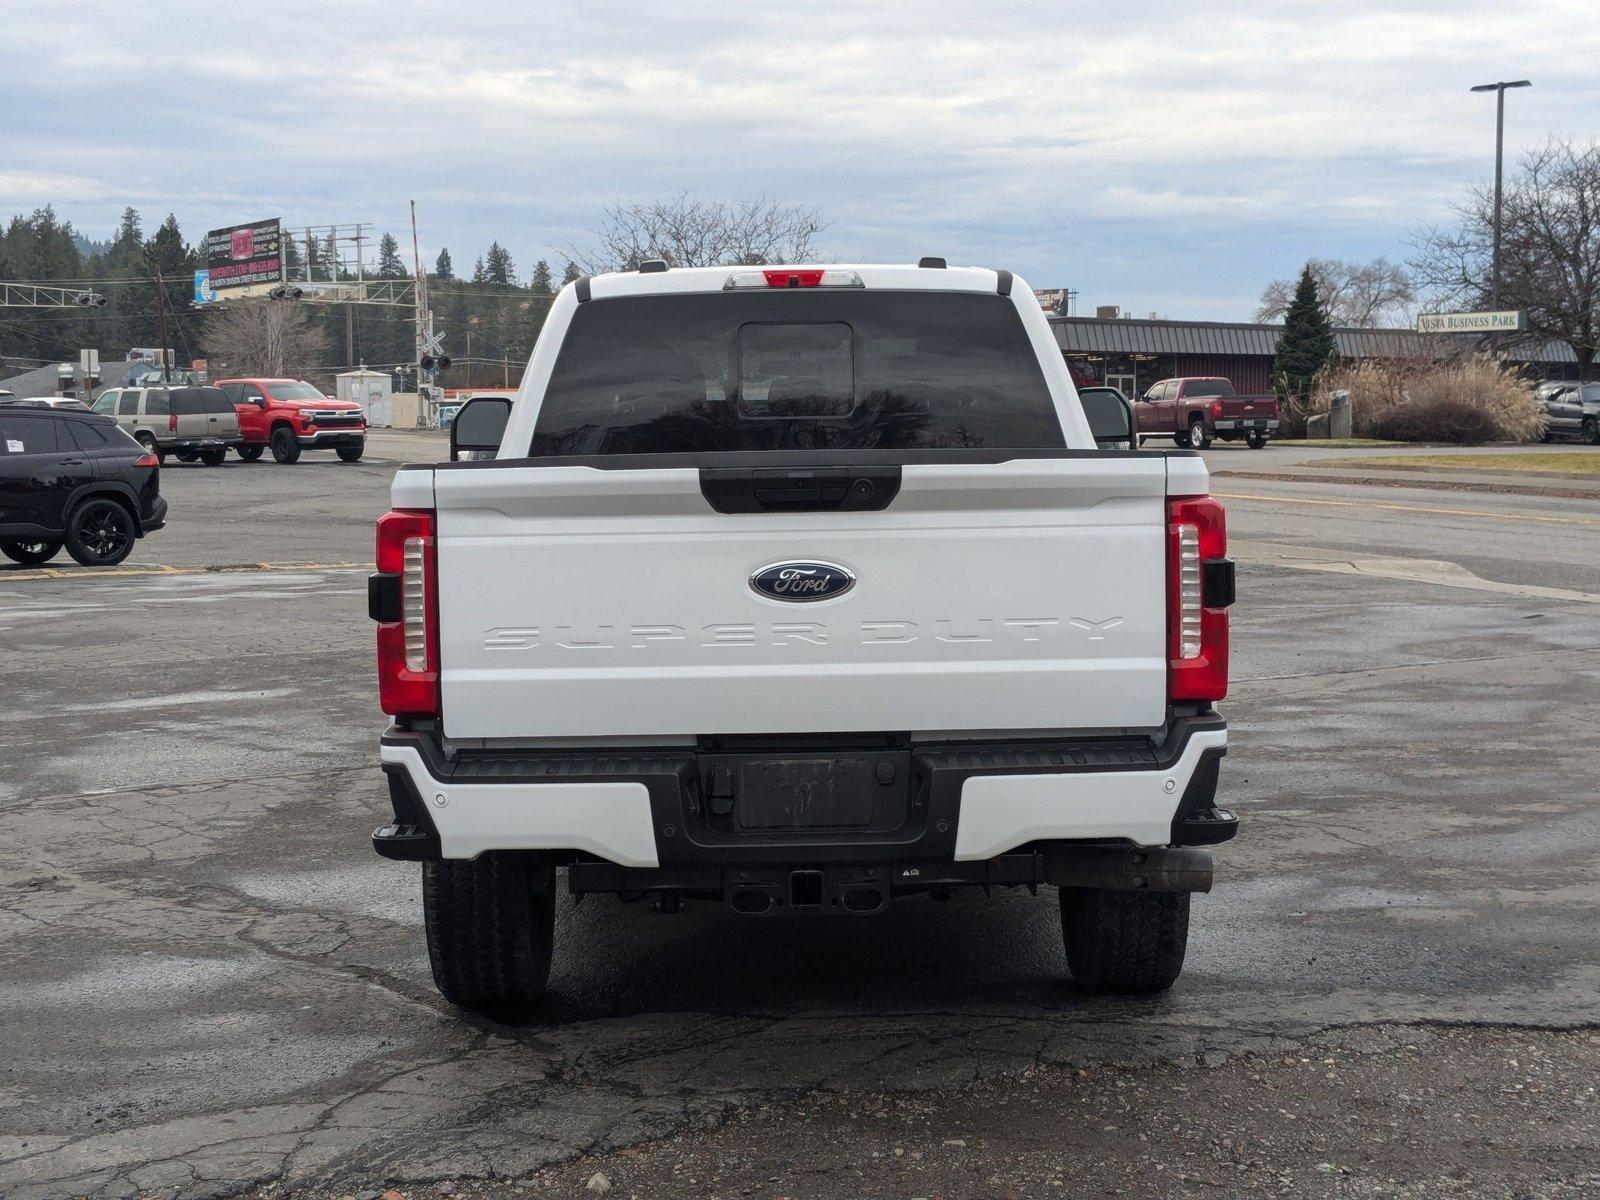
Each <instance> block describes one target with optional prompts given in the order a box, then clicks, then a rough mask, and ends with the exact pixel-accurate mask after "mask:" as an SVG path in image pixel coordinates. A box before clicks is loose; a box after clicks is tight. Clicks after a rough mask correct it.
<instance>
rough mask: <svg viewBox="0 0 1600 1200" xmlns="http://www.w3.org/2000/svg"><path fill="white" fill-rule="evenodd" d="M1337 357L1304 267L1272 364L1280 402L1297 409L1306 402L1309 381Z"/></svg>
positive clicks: (1323, 311)
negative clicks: (1284, 400) (1280, 396)
mask: <svg viewBox="0 0 1600 1200" xmlns="http://www.w3.org/2000/svg"><path fill="white" fill-rule="evenodd" d="M1335 357H1337V355H1336V352H1335V345H1334V340H1333V326H1332V325H1331V324H1330V323H1329V322H1328V313H1327V310H1326V309H1324V308H1323V307H1322V299H1321V297H1320V296H1318V295H1317V281H1316V279H1315V278H1314V277H1313V276H1312V274H1311V267H1310V266H1309V265H1307V266H1306V268H1305V269H1304V270H1302V271H1301V272H1300V282H1299V283H1298V284H1296V285H1295V289H1294V300H1293V301H1291V302H1290V304H1289V311H1288V313H1287V314H1286V315H1285V316H1284V319H1283V334H1282V336H1280V337H1279V338H1278V352H1277V354H1276V355H1275V356H1274V358H1273V360H1272V376H1273V378H1274V379H1275V380H1276V381H1277V383H1278V386H1279V387H1280V388H1282V389H1283V393H1284V398H1285V399H1286V400H1288V401H1290V402H1291V403H1293V404H1296V405H1298V406H1299V407H1301V408H1305V407H1306V405H1307V403H1308V402H1309V400H1310V394H1311V381H1312V378H1313V377H1314V376H1315V375H1316V373H1317V372H1318V371H1320V370H1322V368H1323V367H1325V366H1327V365H1328V364H1329V363H1330V362H1332V361H1333V360H1334V359H1335Z"/></svg>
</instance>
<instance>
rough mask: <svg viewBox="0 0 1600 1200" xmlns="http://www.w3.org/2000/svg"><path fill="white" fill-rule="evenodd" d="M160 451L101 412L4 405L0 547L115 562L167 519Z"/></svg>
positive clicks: (99, 563) (30, 557)
mask: <svg viewBox="0 0 1600 1200" xmlns="http://www.w3.org/2000/svg"><path fill="white" fill-rule="evenodd" d="M166 520H167V502H166V501H165V500H164V499H162V497H161V466H160V463H159V462H157V460H156V456H155V455H154V454H152V453H151V452H150V451H149V450H147V449H145V447H143V446H141V445H140V444H139V443H138V442H136V441H134V440H133V439H132V438H131V437H129V436H128V435H127V434H126V433H124V432H123V431H122V430H120V429H118V428H117V424H116V422H115V421H113V420H111V419H109V418H107V417H102V416H98V415H96V414H95V413H88V412H72V411H67V410H62V409H49V408H21V407H12V406H10V405H6V406H4V407H0V553H3V554H4V555H5V556H6V557H7V558H9V559H11V560H12V561H13V562H19V563H24V564H26V565H29V566H35V565H37V564H39V563H42V562H48V561H49V560H50V559H52V558H54V557H55V556H56V554H57V553H58V552H59V551H60V550H61V547H62V546H63V545H64V546H66V548H67V553H68V554H70V555H72V557H73V558H75V559H77V560H78V561H79V562H80V563H82V564H83V565H84V566H86V567H109V566H114V565H115V564H117V563H119V562H121V561H122V560H123V559H125V558H127V557H128V555H129V554H131V553H132V552H133V543H134V542H135V541H136V540H137V539H139V538H142V537H143V536H144V535H145V534H147V533H149V532H151V531H152V530H155V529H160V528H161V527H162V526H163V525H165V524H166Z"/></svg>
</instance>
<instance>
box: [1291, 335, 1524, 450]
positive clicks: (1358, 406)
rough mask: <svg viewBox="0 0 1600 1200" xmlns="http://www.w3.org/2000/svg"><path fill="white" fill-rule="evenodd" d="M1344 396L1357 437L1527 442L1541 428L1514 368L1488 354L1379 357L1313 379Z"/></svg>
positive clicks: (1321, 402)
mask: <svg viewBox="0 0 1600 1200" xmlns="http://www.w3.org/2000/svg"><path fill="white" fill-rule="evenodd" d="M1337 390H1344V391H1348V392H1349V393H1350V405H1351V417H1352V422H1353V424H1354V427H1355V433H1356V436H1357V437H1364V438H1381V439H1385V440H1390V441H1399V442H1449V443H1454V444H1459V445H1468V446H1476V445H1482V444H1483V443H1485V442H1531V441H1534V440H1536V439H1537V438H1538V437H1539V436H1540V435H1541V434H1542V433H1543V432H1544V426H1545V414H1544V409H1543V407H1542V406H1541V405H1540V404H1539V402H1538V401H1537V400H1535V399H1534V398H1533V394H1532V393H1531V392H1530V391H1529V389H1528V386H1527V384H1526V383H1524V382H1523V381H1522V379H1520V378H1519V377H1518V375H1517V373H1516V371H1514V370H1513V369H1512V368H1510V367H1508V366H1506V365H1505V364H1504V363H1501V362H1499V361H1497V360H1495V359H1492V358H1487V357H1478V358H1463V359H1457V360H1453V361H1448V362H1423V361H1415V360H1403V359H1402V360H1384V361H1364V362H1357V363H1350V364H1346V365H1341V366H1338V367H1335V368H1333V369H1331V370H1330V371H1328V372H1327V374H1326V375H1324V376H1323V378H1322V379H1321V380H1320V381H1319V383H1318V386H1317V389H1316V393H1315V394H1316V395H1317V397H1318V400H1317V402H1316V406H1317V409H1318V411H1326V410H1327V407H1328V403H1329V401H1328V393H1330V392H1332V391H1337Z"/></svg>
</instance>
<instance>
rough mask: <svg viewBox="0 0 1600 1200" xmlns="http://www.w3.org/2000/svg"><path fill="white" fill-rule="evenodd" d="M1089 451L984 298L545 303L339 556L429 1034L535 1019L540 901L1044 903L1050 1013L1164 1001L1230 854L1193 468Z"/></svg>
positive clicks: (836, 296) (1206, 544)
mask: <svg viewBox="0 0 1600 1200" xmlns="http://www.w3.org/2000/svg"><path fill="white" fill-rule="evenodd" d="M1109 394H1110V395H1111V396H1113V397H1115V395H1116V394H1115V393H1109ZM1086 408H1089V409H1091V410H1092V411H1091V412H1090V413H1089V415H1088V416H1087V417H1086V415H1085V409H1086ZM1097 409H1098V411H1094V410H1097ZM1097 435H1098V437H1099V440H1100V442H1102V443H1104V442H1109V443H1112V444H1120V445H1126V444H1128V442H1129V440H1130V438H1131V436H1132V416H1131V413H1129V412H1128V411H1127V406H1126V404H1125V402H1122V401H1121V400H1120V397H1117V398H1116V404H1114V405H1110V406H1107V407H1103V406H1101V405H1100V402H1099V401H1098V400H1097V399H1094V398H1092V397H1088V396H1086V398H1085V401H1084V402H1083V403H1080V401H1079V398H1078V395H1077V393H1076V392H1075V390H1074V388H1073V385H1072V381H1071V379H1070V377H1069V375H1068V372H1067V367H1066V364H1065V362H1064V361H1063V359H1062V355H1061V353H1060V351H1059V350H1058V349H1057V347H1056V343H1055V341H1054V339H1053V338H1052V335H1051V332H1050V329H1049V326H1048V324H1047V322H1046V319H1045V316H1044V314H1043V313H1042V312H1041V311H1040V308H1039V305H1038V303H1037V302H1036V301H1035V300H1034V298H1033V293H1032V291H1031V290H1030V289H1029V288H1028V286H1027V285H1026V284H1025V283H1023V282H1022V281H1021V280H1020V279H1017V278H1015V277H1013V276H1012V275H1011V274H1010V273H1009V272H1006V271H992V270H986V269H976V268H949V267H946V266H945V264H944V262H943V261H942V260H939V259H924V260H923V262H922V263H921V264H919V265H918V266H827V267H766V268H739V267H724V268H704V269H671V270H669V269H667V267H666V265H665V264H663V263H659V262H649V263H646V264H644V265H643V266H642V267H641V268H640V269H639V270H638V271H633V272H627V273H618V274H611V275H600V276H596V277H594V278H592V279H591V278H584V279H579V280H577V281H576V282H575V283H573V284H570V285H568V286H567V287H565V288H564V289H563V290H562V292H561V294H560V295H559V296H558V297H557V298H556V300H555V302H554V304H553V306H552V308H551V311H550V314H549V318H548V320H547V321H546V323H545V326H544V330H543V332H542V333H541V334H540V336H539V341H538V345H537V346H536V347H535V349H534V352H533V357H532V360H531V361H530V363H529V365H528V370H527V373H526V375H525V376H524V381H523V383H522V386H521V389H520V390H519V391H518V393H517V395H516V397H515V400H514V401H508V400H505V399H491V398H485V399H480V400H474V401H472V402H471V403H470V404H468V405H467V406H466V407H464V408H463V409H462V410H461V412H460V413H459V414H458V415H457V417H456V419H455V422H454V425H453V429H452V453H451V458H452V461H450V462H448V463H440V464H435V465H430V466H406V467H403V468H401V470H400V471H399V473H398V474H397V475H396V477H395V481H394V485H393V492H392V503H393V511H392V512H390V513H388V514H387V515H386V516H384V517H383V518H382V519H381V520H380V521H379V522H378V539H377V540H378V548H377V558H378V564H377V565H378V573H377V574H376V575H374V576H373V577H372V579H371V581H370V587H369V608H370V612H371V615H372V617H373V618H374V620H376V621H377V622H378V675H379V691H380V699H381V702H382V706H383V710H384V711H385V712H386V713H388V714H390V715H391V716H392V717H393V718H394V723H393V724H392V725H391V726H390V728H389V729H388V730H387V732H385V733H384V735H383V738H382V746H381V757H382V764H383V770H384V771H385V772H386V773H387V776H388V783H389V794H390V799H391V802H392V804H393V808H394V819H393V821H392V822H390V823H389V824H386V825H384V826H383V827H382V828H380V829H378V830H377V832H376V833H375V834H374V835H373V842H374V846H375V847H376V849H377V851H378V853H380V854H382V855H384V856H386V857H389V858H394V859H405V860H412V861H420V862H421V863H422V864H423V897H424V909H425V914H426V926H427V940H428V951H429V955H430V958H431V961H432V965H433V972H434V977H435V980H436V982H437V984H438V986H439V988H440V990H441V991H442V992H443V993H444V995H445V996H446V997H447V998H448V999H450V1000H451V1001H453V1002H455V1003H457V1004H460V1005H462V1006H465V1007H468V1008H473V1009H477V1010H480V1011H483V1012H488V1013H493V1014H496V1015H506V1016H509V1015H515V1014H517V1013H518V1012H520V1011H524V1010H526V1008H527V1006H528V1005H530V1004H531V1003H532V1002H533V1001H534V1000H536V999H537V998H538V997H539V995H540V994H541V993H542V992H543V991H544V989H545V986H546V981H547V978H548V974H549V967H550V956H551V945H552V939H553V931H554V915H555V907H556V898H557V886H558V885H557V869H558V868H561V869H563V870H564V873H565V880H566V887H567V889H568V890H569V891H571V892H572V893H573V894H575V895H581V894H585V893H590V892H609V893H613V894H617V895H621V896H625V897H629V898H637V897H640V896H651V897H654V898H655V900H656V902H657V903H658V904H659V906H660V908H661V909H662V910H663V911H668V912H671V911H676V910H677V909H678V908H679V907H681V905H682V904H683V903H684V902H685V901H686V900H688V901H704V902H713V903H723V904H728V905H730V906H731V907H732V908H733V909H734V910H736V911H737V912H740V913H746V914H750V915H751V916H758V915H760V916H772V915H777V914H807V913H829V914H841V915H842V914H867V913H875V912H879V911H881V910H882V909H883V908H884V907H885V906H886V905H888V904H889V903H890V902H891V901H893V900H898V899H900V898H902V897H906V896H910V895H915V894H922V895H929V894H931V895H935V896H940V895H945V894H948V893H949V891H950V890H951V889H953V888H957V887H980V888H984V889H989V888H993V887H997V886H1011V887H1015V886H1020V887H1027V888H1029V889H1036V888H1037V886H1038V885H1039V884H1050V885H1054V886H1055V887H1056V888H1058V889H1059V895H1060V906H1061V925H1062V931H1063V936H1064V941H1065V949H1066V960H1067V965H1068V967H1069V968H1070V970H1071V973H1072V976H1073V978H1074V979H1075V980H1076V982H1077V983H1078V984H1079V985H1080V986H1082V987H1084V988H1087V989H1090V990H1095V991H1121V992H1147V991H1155V990H1159V989H1162V988H1165V987H1167V986H1169V985H1170V984H1171V983H1172V982H1173V980H1174V979H1176V978H1177V975H1178V973H1179V971H1180V969H1181V968H1182V965H1183V957H1184V949H1185V945H1186V941H1187V937H1188V923H1189V898H1190V893H1192V892H1195V891H1206V890H1209V888H1210V885H1211V871H1212V865H1211V857H1210V852H1209V851H1208V850H1205V849H1202V848H1201V847H1204V846H1208V845H1211V844H1214V843H1217V842H1221V841H1225V840H1227V839H1228V838H1230V837H1232V836H1233V834H1234V832H1235V830H1236V828H1237V821H1236V818H1235V817H1234V815H1233V814H1232V813H1230V812H1228V811H1226V810H1225V809H1220V808H1218V807H1217V806H1216V803H1215V800H1216V787H1217V768H1218V762H1219V760H1220V758H1221V757H1222V755H1223V753H1224V752H1225V749H1226V745H1227V726H1226V724H1225V722H1224V721H1223V719H1222V717H1221V716H1220V715H1219V714H1218V712H1217V711H1216V709H1215V707H1214V703H1215V702H1216V701H1218V700H1221V699H1222V698H1223V695H1224V694H1225V692H1226V690H1227V677H1228V614H1227V607H1228V605H1229V604H1231V603H1232V601H1233V565H1232V563H1231V562H1230V561H1229V560H1228V559H1227V547H1226V533H1225V528H1224V521H1223V513H1222V509H1221V507H1220V506H1219V505H1218V504H1217V503H1216V501H1214V500H1213V499H1211V498H1210V497H1209V496H1208V495H1207V489H1208V479H1207V474H1206V469H1205V465H1204V463H1203V462H1202V460H1201V459H1200V457H1199V456H1198V455H1197V454H1194V453H1192V452H1188V451H1185V452H1167V453H1157V452H1140V451H1137V450H1132V449H1121V450H1118V449H1104V448H1101V445H1100V444H1097ZM462 451H477V452H478V454H479V455H482V454H483V453H484V452H485V451H488V452H491V453H492V457H479V458H476V459H475V460H474V459H472V458H471V457H470V456H469V460H468V461H455V460H456V459H457V458H458V457H459V455H460V452H462Z"/></svg>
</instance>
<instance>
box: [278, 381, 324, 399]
mask: <svg viewBox="0 0 1600 1200" xmlns="http://www.w3.org/2000/svg"><path fill="white" fill-rule="evenodd" d="M267 394H268V395H270V396H271V397H272V398H273V399H274V400H326V399H327V397H326V396H324V395H323V394H322V393H321V392H319V391H317V389H316V388H314V387H312V386H311V385H310V384H309V383H269V384H267Z"/></svg>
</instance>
